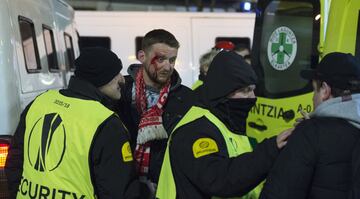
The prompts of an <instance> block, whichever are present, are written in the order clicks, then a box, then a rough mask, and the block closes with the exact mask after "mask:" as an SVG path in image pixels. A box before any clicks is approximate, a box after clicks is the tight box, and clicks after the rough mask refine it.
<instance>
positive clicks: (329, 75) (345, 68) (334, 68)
mask: <svg viewBox="0 0 360 199" xmlns="http://www.w3.org/2000/svg"><path fill="white" fill-rule="evenodd" d="M301 76H302V77H303V78H304V79H309V80H312V79H315V80H320V81H325V82H326V83H328V84H329V85H330V86H331V87H334V88H339V89H351V88H352V86H356V85H359V84H360V61H359V59H357V58H356V57H354V56H352V55H351V54H350V53H348V54H345V53H340V52H333V53H329V54H327V55H325V57H324V58H323V59H322V60H321V61H320V63H319V64H318V65H317V67H316V69H310V70H302V71H301Z"/></svg>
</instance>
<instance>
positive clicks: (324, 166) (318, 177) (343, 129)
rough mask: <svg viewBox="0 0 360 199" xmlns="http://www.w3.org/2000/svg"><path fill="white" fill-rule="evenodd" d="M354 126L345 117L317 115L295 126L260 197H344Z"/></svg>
mask: <svg viewBox="0 0 360 199" xmlns="http://www.w3.org/2000/svg"><path fill="white" fill-rule="evenodd" d="M359 137H360V133H359V130H358V129H357V128H355V127H354V126H352V125H351V124H349V123H348V122H347V121H346V120H343V119H339V118H329V117H319V118H313V119H310V120H306V121H304V122H303V123H301V124H299V126H298V127H297V128H296V129H295V131H294V132H293V134H292V135H291V136H290V138H289V141H288V143H287V145H286V147H285V148H284V150H282V152H281V154H280V155H279V157H278V159H277V160H276V162H275V163H274V167H273V168H272V170H271V172H270V174H269V176H268V178H267V181H266V184H265V187H264V189H263V192H262V194H261V197H260V198H261V199H289V198H291V199H324V198H334V199H335V198H336V199H345V198H347V194H348V191H349V188H350V183H351V170H352V169H351V160H352V150H353V148H354V146H355V144H356V141H357V140H358V139H359Z"/></svg>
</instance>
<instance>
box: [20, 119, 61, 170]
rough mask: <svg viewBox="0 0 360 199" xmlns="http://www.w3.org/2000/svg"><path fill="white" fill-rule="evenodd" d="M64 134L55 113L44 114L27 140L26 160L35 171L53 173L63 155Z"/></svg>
mask: <svg viewBox="0 0 360 199" xmlns="http://www.w3.org/2000/svg"><path fill="white" fill-rule="evenodd" d="M65 149H66V132H65V126H64V124H63V123H62V119H61V117H60V115H59V114H57V113H50V114H46V115H45V116H44V117H42V118H40V119H38V120H37V121H36V122H35V124H34V126H33V127H32V129H31V131H30V134H29V139H28V147H27V150H28V153H27V156H28V160H29V163H30V165H31V166H32V167H33V168H34V169H35V170H37V171H40V172H44V171H53V170H55V169H56V168H58V167H59V165H60V164H61V162H62V159H63V157H64V154H65Z"/></svg>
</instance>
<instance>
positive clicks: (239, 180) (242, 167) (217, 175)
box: [170, 117, 278, 199]
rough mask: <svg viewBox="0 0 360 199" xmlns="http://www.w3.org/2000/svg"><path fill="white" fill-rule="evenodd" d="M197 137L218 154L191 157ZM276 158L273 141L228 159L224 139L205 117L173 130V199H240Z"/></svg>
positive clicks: (263, 175) (171, 150) (255, 184)
mask: <svg viewBox="0 0 360 199" xmlns="http://www.w3.org/2000/svg"><path fill="white" fill-rule="evenodd" d="M199 138H211V139H213V140H215V141H216V143H217V145H218V148H219V152H217V153H213V154H210V155H206V156H203V157H200V158H195V157H194V154H193V149H192V146H193V144H194V142H195V141H196V140H197V139H199ZM277 155H278V149H277V146H276V140H275V138H273V139H270V140H265V141H264V142H262V143H261V144H258V145H257V147H256V148H255V150H254V151H253V152H250V153H245V154H242V155H240V156H238V157H236V158H229V157H228V156H229V155H228V151H227V148H226V144H225V140H224V138H223V137H222V134H221V132H220V131H219V130H218V129H217V127H216V126H215V125H214V124H212V123H211V122H210V121H209V120H208V119H206V118H205V117H203V118H200V119H197V120H195V121H194V122H191V123H188V124H186V125H184V126H182V127H180V128H179V129H177V130H176V131H175V132H174V134H173V137H172V142H171V145H170V161H171V165H172V171H173V175H174V178H175V183H176V190H177V198H179V199H187V198H191V199H207V198H209V199H210V198H211V196H221V197H235V196H242V195H244V194H246V193H247V192H249V191H250V190H252V189H253V188H255V187H256V186H257V185H258V184H259V183H260V182H261V181H263V180H264V179H265V177H266V175H267V173H268V171H269V170H270V168H271V167H272V164H273V162H274V161H275V158H276V157H277Z"/></svg>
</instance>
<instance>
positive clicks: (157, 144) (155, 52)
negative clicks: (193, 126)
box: [117, 29, 192, 198]
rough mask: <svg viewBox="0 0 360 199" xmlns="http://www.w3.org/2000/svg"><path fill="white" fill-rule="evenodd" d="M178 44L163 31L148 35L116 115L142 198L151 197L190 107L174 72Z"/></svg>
mask: <svg viewBox="0 0 360 199" xmlns="http://www.w3.org/2000/svg"><path fill="white" fill-rule="evenodd" d="M179 46H180V45H179V42H178V41H177V40H176V38H175V37H174V35H173V34H171V33H170V32H168V31H166V30H163V29H155V30H152V31H150V32H148V33H147V34H146V35H145V37H144V38H143V41H142V49H141V50H140V51H139V52H138V60H139V61H140V62H141V64H132V65H130V66H129V69H128V73H129V75H128V76H125V89H121V92H122V96H124V97H123V98H122V99H121V100H120V101H119V103H118V104H117V105H118V113H119V115H120V117H121V118H122V119H123V121H124V123H125V125H126V126H127V127H128V129H129V132H130V134H131V138H132V149H133V150H134V151H135V152H134V154H135V155H134V156H135V159H136V163H137V164H136V169H137V172H138V174H139V177H140V181H142V182H143V183H145V184H146V185H147V186H144V188H146V189H145V190H143V191H142V193H143V194H144V196H148V197H149V198H153V197H154V193H155V190H156V182H157V181H158V178H159V173H160V169H161V164H162V160H163V155H164V153H165V149H166V142H167V138H168V136H169V134H170V132H171V131H172V129H173V127H174V125H176V123H177V122H178V121H179V120H180V118H181V117H182V116H183V115H184V114H185V112H186V110H187V108H188V107H190V103H191V101H190V100H191V95H192V91H191V90H190V89H189V88H187V87H185V86H183V85H181V78H180V76H179V74H178V73H177V72H176V70H175V69H174V66H175V61H176V58H177V54H178V49H179Z"/></svg>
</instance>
